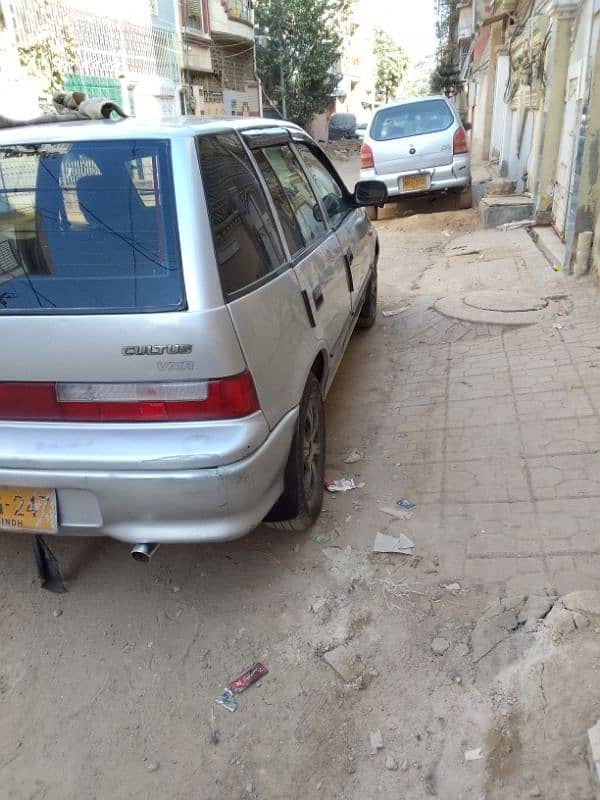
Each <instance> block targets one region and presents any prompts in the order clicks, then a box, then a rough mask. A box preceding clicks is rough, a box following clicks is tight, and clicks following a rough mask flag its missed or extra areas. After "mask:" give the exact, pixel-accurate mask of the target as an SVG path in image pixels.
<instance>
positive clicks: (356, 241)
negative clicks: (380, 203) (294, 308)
mask: <svg viewBox="0 0 600 800" xmlns="http://www.w3.org/2000/svg"><path fill="white" fill-rule="evenodd" d="M294 144H295V146H296V148H297V150H298V153H299V155H300V158H301V159H302V161H303V163H304V165H305V166H306V169H307V172H308V174H309V176H310V179H311V181H312V183H313V187H314V190H315V191H316V193H317V195H318V197H319V200H320V201H321V203H322V205H323V206H324V208H325V213H326V215H327V219H328V222H329V225H330V227H331V228H332V229H333V230H334V231H335V233H336V236H337V238H338V241H339V243H340V248H341V251H342V255H343V259H344V267H345V269H346V273H347V281H348V285H349V289H350V292H351V295H352V310H353V313H355V314H356V313H358V311H359V310H360V306H361V304H362V298H363V296H364V292H365V289H366V285H367V282H368V280H369V277H370V274H371V267H372V265H373V263H374V260H375V235H374V232H373V227H372V225H371V224H370V223H369V221H368V219H367V216H366V214H365V212H364V210H363V209H362V208H355V207H354V205H353V203H352V197H351V195H350V193H349V192H348V190H347V189H346V187H345V186H344V183H343V181H342V180H341V178H340V177H339V175H338V174H337V172H336V170H335V168H334V167H333V165H332V164H331V162H330V161H329V160H328V159H327V157H326V156H325V154H324V153H323V152H322V151H321V150H320V149H319V148H318V147H316V145H314V144H313V143H311V142H310V140H304V139H301V140H300V139H298V140H295V141H294Z"/></svg>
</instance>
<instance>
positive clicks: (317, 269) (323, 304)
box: [252, 141, 351, 368]
mask: <svg viewBox="0 0 600 800" xmlns="http://www.w3.org/2000/svg"><path fill="white" fill-rule="evenodd" d="M252 153H253V155H254V158H255V159H256V162H257V165H258V168H259V170H260V172H261V173H262V175H263V177H264V179H265V182H266V184H267V187H268V189H269V193H270V195H271V197H272V199H273V204H274V206H275V209H276V211H277V214H278V216H279V219H280V221H281V226H282V229H283V232H284V237H285V240H286V242H287V246H288V248H289V251H290V255H291V257H292V261H293V264H294V270H295V273H296V276H297V279H298V282H299V284H300V288H301V290H302V293H303V297H304V302H305V304H306V311H307V314H308V316H309V318H311V320H312V323H313V324H314V327H315V328H316V333H317V336H319V338H322V339H323V340H324V341H325V342H326V345H327V349H328V353H329V357H330V361H331V362H332V365H333V366H334V368H335V364H337V362H338V361H339V359H340V358H341V356H342V353H343V345H344V340H345V335H346V331H347V329H348V325H349V320H350V318H351V298H350V291H349V288H348V281H347V278H346V270H345V266H344V258H343V255H342V250H341V247H340V243H339V240H338V238H337V236H336V234H335V232H334V231H333V230H331V229H330V228H329V226H328V224H327V222H326V220H325V216H324V211H323V209H322V207H321V204H320V203H319V201H318V200H317V197H316V195H315V193H314V191H313V189H312V187H311V185H310V182H309V180H308V178H307V176H306V173H305V172H304V169H303V167H302V165H301V164H300V162H299V160H298V158H297V156H296V153H295V152H294V150H293V149H292V147H291V143H290V142H289V141H288V143H285V144H276V145H269V146H264V147H262V146H259V147H256V146H254V147H253V150H252Z"/></svg>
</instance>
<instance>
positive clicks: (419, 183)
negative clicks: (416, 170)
mask: <svg viewBox="0 0 600 800" xmlns="http://www.w3.org/2000/svg"><path fill="white" fill-rule="evenodd" d="M402 188H403V189H404V191H405V192H414V191H415V189H426V188H427V175H406V176H405V177H404V178H402Z"/></svg>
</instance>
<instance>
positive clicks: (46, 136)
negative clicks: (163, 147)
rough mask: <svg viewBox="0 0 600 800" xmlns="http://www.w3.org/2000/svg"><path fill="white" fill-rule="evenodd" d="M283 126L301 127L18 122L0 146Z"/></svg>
mask: <svg viewBox="0 0 600 800" xmlns="http://www.w3.org/2000/svg"><path fill="white" fill-rule="evenodd" d="M256 128H280V129H281V128H287V129H289V130H291V131H299V130H302V129H301V128H299V127H298V126H297V125H295V124H294V123H293V122H288V121H287V120H271V119H265V118H263V117H166V118H162V119H152V120H148V119H138V118H136V117H127V118H126V119H102V120H76V121H70V122H50V123H43V124H38V125H28V124H23V125H18V126H16V127H14V128H2V129H0V145H10V144H27V143H28V142H64V141H68V142H79V141H90V140H102V139H106V140H109V139H116V138H118V139H179V138H185V137H187V136H195V135H197V134H199V133H210V132H217V131H222V130H224V129H226V130H245V129H256Z"/></svg>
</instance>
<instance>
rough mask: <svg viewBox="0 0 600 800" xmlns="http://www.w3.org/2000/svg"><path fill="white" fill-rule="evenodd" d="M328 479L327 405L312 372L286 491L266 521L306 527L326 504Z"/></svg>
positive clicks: (287, 470) (285, 526) (295, 528)
mask: <svg viewBox="0 0 600 800" xmlns="http://www.w3.org/2000/svg"><path fill="white" fill-rule="evenodd" d="M324 481H325V408H324V406H323V394H322V392H321V384H320V383H319V381H318V380H317V379H316V377H315V376H314V375H313V374H312V373H311V374H310V376H309V378H308V380H307V382H306V386H305V387H304V394H303V395H302V400H301V402H300V408H299V411H298V421H297V423H296V432H295V434H294V439H293V442H292V448H291V450H290V454H289V457H288V462H287V465H286V468H285V482H284V490H283V494H282V495H281V497H280V498H279V500H278V501H277V503H275V505H274V506H273V508H272V509H271V511H270V513H269V515H268V516H267V518H266V522H268V523H269V525H271V527H274V528H279V529H281V530H290V531H304V530H306V529H307V528H310V527H311V525H313V524H314V523H315V521H316V519H317V517H318V516H319V513H320V511H321V506H322V504H323V484H324Z"/></svg>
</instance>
